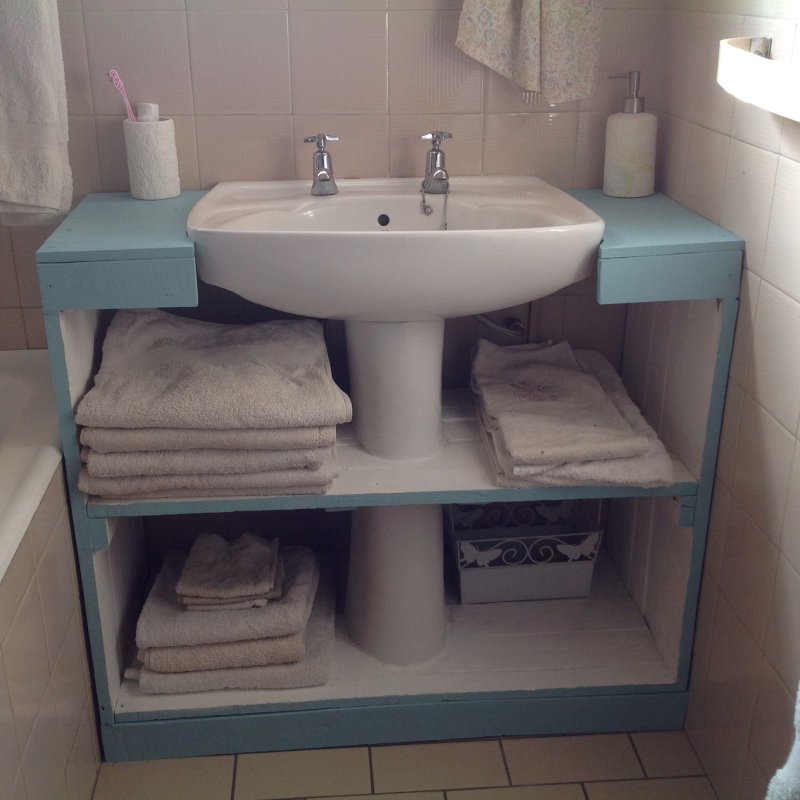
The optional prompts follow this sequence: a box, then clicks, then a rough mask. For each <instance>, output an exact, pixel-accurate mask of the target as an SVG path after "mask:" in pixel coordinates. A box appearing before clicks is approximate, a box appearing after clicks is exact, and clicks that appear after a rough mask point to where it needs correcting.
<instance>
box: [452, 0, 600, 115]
mask: <svg viewBox="0 0 800 800" xmlns="http://www.w3.org/2000/svg"><path fill="white" fill-rule="evenodd" d="M601 13H602V2H601V0H464V4H463V6H462V9H461V17H460V20H459V27H458V35H457V37H456V47H458V48H459V49H460V50H462V51H463V52H464V53H466V54H467V55H468V56H471V57H472V58H474V59H476V60H477V61H480V62H481V63H482V64H485V65H486V66H487V67H489V68H490V69H491V70H493V71H494V72H497V73H498V74H500V75H502V76H503V77H505V78H508V79H509V80H511V81H512V82H513V83H515V84H517V86H519V87H520V88H522V89H524V90H526V91H530V92H537V93H539V94H540V96H541V99H542V100H543V101H544V102H546V103H566V102H568V101H570V100H582V99H584V98H587V97H590V96H591V95H592V93H593V92H594V86H595V81H596V73H597V63H598V58H599V46H600V22H601Z"/></svg>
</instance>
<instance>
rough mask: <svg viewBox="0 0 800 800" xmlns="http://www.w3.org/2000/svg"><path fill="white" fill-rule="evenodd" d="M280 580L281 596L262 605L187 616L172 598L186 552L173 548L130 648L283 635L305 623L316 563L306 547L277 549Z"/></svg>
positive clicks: (144, 609)
mask: <svg viewBox="0 0 800 800" xmlns="http://www.w3.org/2000/svg"><path fill="white" fill-rule="evenodd" d="M281 556H282V557H283V563H284V567H285V569H286V578H285V582H284V592H283V595H282V596H281V597H280V598H279V599H277V600H271V601H270V602H269V603H267V605H266V606H265V607H264V608H253V609H249V610H245V611H227V610H225V611H208V612H206V613H204V614H193V613H191V612H189V611H186V610H185V609H184V608H183V607H182V606H181V604H180V602H179V601H178V598H177V596H176V594H175V586H176V584H177V582H178V577H179V576H180V574H181V570H182V569H183V565H184V563H185V561H186V556H184V555H182V554H181V553H177V552H173V553H171V554H169V555H168V556H167V558H166V559H165V560H164V565H163V567H162V569H161V572H160V573H159V575H158V577H157V578H156V581H155V583H154V584H153V588H152V589H151V590H150V593H149V594H148V596H147V599H146V600H145V603H144V607H143V608H142V612H141V614H139V621H138V623H137V625H136V646H137V647H138V648H140V649H142V650H143V649H146V648H148V647H177V646H178V645H191V644H215V643H218V642H239V641H243V640H246V639H262V638H265V637H267V636H286V635H288V634H290V633H297V632H298V631H301V630H302V629H303V626H304V624H305V620H306V617H305V612H306V608H307V603H308V596H309V593H311V592H314V591H316V587H317V583H318V581H319V566H318V565H317V559H316V557H315V556H314V553H313V552H312V551H311V550H309V549H308V548H307V547H303V546H291V547H283V548H281Z"/></svg>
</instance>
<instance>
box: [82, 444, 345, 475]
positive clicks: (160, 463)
mask: <svg viewBox="0 0 800 800" xmlns="http://www.w3.org/2000/svg"><path fill="white" fill-rule="evenodd" d="M332 459H333V450H332V448H316V449H314V450H156V451H152V452H137V453H95V452H94V451H93V450H92V449H91V448H88V447H82V448H81V460H82V461H83V462H84V463H85V464H86V472H87V473H88V474H89V475H91V476H92V477H95V478H129V477H134V476H137V475H203V474H206V475H235V474H241V473H245V472H272V471H274V470H283V469H312V470H313V469H321V468H322V467H323V466H324V465H325V464H330V463H331V460H332Z"/></svg>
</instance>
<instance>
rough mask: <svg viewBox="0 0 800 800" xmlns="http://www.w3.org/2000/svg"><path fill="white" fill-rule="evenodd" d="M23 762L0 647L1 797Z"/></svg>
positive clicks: (8, 788)
mask: <svg viewBox="0 0 800 800" xmlns="http://www.w3.org/2000/svg"><path fill="white" fill-rule="evenodd" d="M21 764H22V759H21V758H20V751H19V745H18V744H17V734H16V730H15V728H14V712H13V709H12V707H11V696H10V694H9V691H8V682H7V680H6V670H5V666H4V664H3V649H2V647H0V797H8V796H9V794H10V792H11V788H12V786H13V784H14V779H15V778H16V775H17V772H18V770H19V768H20V765H21Z"/></svg>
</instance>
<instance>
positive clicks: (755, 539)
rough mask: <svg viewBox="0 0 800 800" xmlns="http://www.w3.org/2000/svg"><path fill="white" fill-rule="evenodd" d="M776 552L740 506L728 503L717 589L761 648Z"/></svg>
mask: <svg viewBox="0 0 800 800" xmlns="http://www.w3.org/2000/svg"><path fill="white" fill-rule="evenodd" d="M777 563H778V549H777V547H775V545H774V544H773V543H772V542H770V540H769V539H768V537H767V536H766V534H764V533H763V532H762V531H761V530H759V528H758V526H757V525H756V524H755V523H754V522H753V520H752V519H751V518H750V517H749V516H748V514H747V513H746V512H745V511H744V509H743V508H742V507H741V506H740V505H739V503H738V501H737V499H734V500H733V502H732V503H731V507H730V511H729V513H728V526H727V531H726V534H725V554H724V557H723V563H722V568H721V571H720V581H719V588H720V591H721V592H722V593H723V594H724V595H725V597H726V598H727V599H728V602H729V603H730V604H731V607H732V608H733V610H734V611H735V612H736V614H737V616H738V617H739V619H740V620H741V622H742V624H743V625H744V626H745V628H746V629H747V631H748V633H749V634H750V636H752V637H753V640H754V641H755V642H756V643H757V644H758V645H759V646H763V641H764V635H765V633H766V629H767V619H768V617H769V610H770V604H771V601H772V585H773V582H774V580H775V569H776V567H777Z"/></svg>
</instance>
